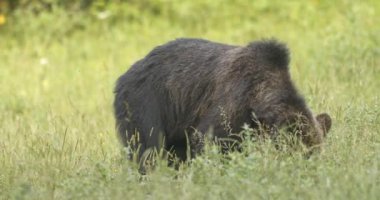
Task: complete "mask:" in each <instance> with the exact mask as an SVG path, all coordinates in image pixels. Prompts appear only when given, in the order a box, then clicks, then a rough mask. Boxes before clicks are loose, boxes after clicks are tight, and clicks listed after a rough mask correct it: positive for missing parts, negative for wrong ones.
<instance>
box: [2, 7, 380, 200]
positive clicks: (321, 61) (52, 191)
mask: <svg viewBox="0 0 380 200" xmlns="http://www.w3.org/2000/svg"><path fill="white" fill-rule="evenodd" d="M51 2H53V1H51ZM115 2H119V3H114V4H111V5H108V6H105V7H100V8H96V9H93V10H91V11H77V10H66V9H64V8H61V7H59V6H54V7H53V8H52V10H50V11H43V12H39V13H36V12H33V10H16V11H15V12H13V13H12V14H9V15H8V16H7V18H6V22H5V23H4V24H2V25H0V199H380V131H379V130H380V26H379V25H380V20H379V19H380V15H379V12H380V1H376V0H362V1H353V0H352V1H351V0H337V1H329V0H312V1H281V0H274V1H267V0H256V1H249V0H237V1H233V0H226V1H223V3H222V2H221V1H217V0H192V1H190V0H189V1H170V0H144V1H126V3H125V2H124V3H120V2H122V1H115ZM178 37H196V38H204V39H209V40H213V41H218V42H224V43H229V44H238V45H245V44H247V43H248V42H250V41H253V40H257V39H262V38H273V37H274V38H277V39H279V40H280V41H283V42H285V43H287V44H288V46H289V48H290V49H291V64H290V71H291V75H292V79H293V80H294V82H295V84H296V85H297V87H298V88H299V90H300V92H301V93H302V94H303V95H304V96H305V99H306V101H307V103H308V105H309V106H310V108H311V109H312V110H313V111H314V112H315V113H319V112H328V113H329V114H330V116H331V117H332V119H333V126H332V130H331V131H330V133H329V135H328V137H327V139H326V141H325V144H324V149H323V151H322V152H320V153H319V154H315V155H313V156H312V157H311V158H310V159H304V157H303V156H302V155H301V154H298V153H294V154H288V153H284V152H279V151H277V150H275V148H274V147H273V145H271V144H270V143H264V144H256V143H250V142H248V144H246V146H247V148H246V149H245V150H244V151H245V153H237V152H234V153H231V154H230V158H229V159H224V157H223V156H222V155H220V154H219V153H218V151H217V148H216V147H215V146H208V147H207V149H206V152H205V154H204V155H202V156H200V157H198V158H196V159H194V160H193V161H192V163H191V164H190V165H183V166H182V167H181V168H180V169H179V170H178V171H176V170H174V169H172V168H168V167H167V166H166V162H165V161H164V160H161V161H158V162H157V166H156V169H155V170H154V171H153V172H152V173H151V174H149V175H148V176H147V177H144V178H141V176H140V175H139V173H138V172H137V167H136V165H135V164H134V163H132V162H129V161H128V160H126V159H125V152H124V150H123V148H122V147H121V145H120V143H119V141H118V139H117V137H116V131H115V125H114V118H113V110H112V102H113V87H114V85H115V81H116V79H117V78H118V77H119V76H120V75H121V74H122V73H124V72H125V71H126V70H127V69H128V68H129V67H130V65H131V64H133V63H134V62H136V61H137V60H138V59H140V58H142V57H143V56H145V55H146V54H147V53H148V52H149V51H150V50H151V49H152V48H153V47H155V46H157V45H159V44H162V43H165V42H167V41H169V40H172V39H174V38H178Z"/></svg>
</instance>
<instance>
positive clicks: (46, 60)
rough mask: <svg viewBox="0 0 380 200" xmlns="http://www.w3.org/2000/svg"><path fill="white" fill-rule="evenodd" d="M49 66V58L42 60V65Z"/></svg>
mask: <svg viewBox="0 0 380 200" xmlns="http://www.w3.org/2000/svg"><path fill="white" fill-rule="evenodd" d="M47 64H49V60H48V59H47V58H41V59H40V65H47Z"/></svg>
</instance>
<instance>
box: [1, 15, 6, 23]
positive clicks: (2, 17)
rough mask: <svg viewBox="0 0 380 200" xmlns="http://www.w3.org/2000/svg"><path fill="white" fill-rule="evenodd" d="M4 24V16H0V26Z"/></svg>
mask: <svg viewBox="0 0 380 200" xmlns="http://www.w3.org/2000/svg"><path fill="white" fill-rule="evenodd" d="M5 22H6V19H5V15H3V14H0V25H3V24H5Z"/></svg>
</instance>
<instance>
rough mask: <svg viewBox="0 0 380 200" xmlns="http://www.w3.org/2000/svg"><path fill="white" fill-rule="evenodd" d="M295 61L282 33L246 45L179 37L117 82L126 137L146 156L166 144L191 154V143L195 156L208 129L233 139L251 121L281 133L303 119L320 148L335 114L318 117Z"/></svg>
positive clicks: (306, 138) (304, 131) (301, 129)
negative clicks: (300, 85) (292, 71)
mask: <svg viewBox="0 0 380 200" xmlns="http://www.w3.org/2000/svg"><path fill="white" fill-rule="evenodd" d="M288 64H289V53H288V49H287V47H286V46H285V45H284V44H281V43H279V42H277V41H275V40H264V41H256V42H252V43H250V44H248V45H247V46H244V47H241V46H233V45H226V44H220V43H215V42H210V41H207V40H201V39H177V40H174V41H171V42H169V43H167V44H164V45H161V46H158V47H156V48H155V49H153V50H152V51H151V52H150V53H149V54H148V55H147V56H146V57H145V58H143V59H141V60H139V61H138V62H136V63H135V64H134V65H133V66H132V67H131V68H130V69H129V70H128V71H127V72H126V73H125V74H123V75H122V76H121V77H120V78H119V79H118V81H117V85H116V89H115V95H116V96H115V101H114V109H115V116H116V126H117V129H118V132H119V135H120V138H121V141H122V142H123V144H124V145H126V146H129V147H131V149H132V150H134V151H137V152H138V154H137V155H138V159H139V160H140V159H141V158H143V157H144V156H143V155H146V154H144V152H147V150H159V149H161V148H163V149H165V150H166V151H170V152H173V153H175V155H176V156H177V157H179V158H180V159H182V160H185V159H186V158H187V156H186V155H187V154H186V152H187V147H188V146H190V149H191V151H190V152H191V156H192V157H193V156H195V155H196V154H197V153H199V152H200V151H201V150H202V148H203V143H202V142H201V141H202V140H201V139H199V135H201V137H202V136H203V134H204V133H206V132H209V131H211V132H212V133H213V135H214V136H215V138H216V139H226V138H231V137H232V135H231V133H239V132H240V131H241V130H242V126H243V125H244V123H246V124H249V125H250V126H251V127H252V128H254V129H258V127H259V126H260V127H267V128H268V129H267V130H269V132H268V133H269V134H272V135H271V136H272V137H275V135H276V131H273V130H278V129H279V128H281V127H283V126H287V125H289V124H290V123H294V122H296V121H301V122H302V125H301V126H297V128H295V129H292V130H293V132H297V133H298V135H299V136H300V138H301V140H302V142H303V143H304V144H305V145H306V146H308V147H310V148H313V147H318V146H320V144H321V143H322V140H323V138H324V136H325V135H326V133H327V132H328V131H329V129H330V127H331V119H330V117H329V115H327V114H320V115H318V116H316V117H314V116H313V114H312V113H311V111H310V110H309V108H308V107H307V106H306V104H305V101H304V100H303V98H302V97H301V96H300V95H299V94H298V92H297V90H296V89H295V87H294V85H293V83H292V81H291V79H290V75H289V70H288ZM226 122H228V124H229V125H227V126H226ZM226 127H227V128H226ZM199 133H201V134H199ZM187 138H188V139H187ZM187 141H190V142H187ZM187 144H190V145H187Z"/></svg>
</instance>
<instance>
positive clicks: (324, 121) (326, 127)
mask: <svg viewBox="0 0 380 200" xmlns="http://www.w3.org/2000/svg"><path fill="white" fill-rule="evenodd" d="M316 119H317V121H318V122H319V124H320V125H321V128H322V130H323V134H324V136H326V134H327V133H328V132H329V131H330V128H331V117H330V115H328V114H327V113H322V114H319V115H317V117H316Z"/></svg>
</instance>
